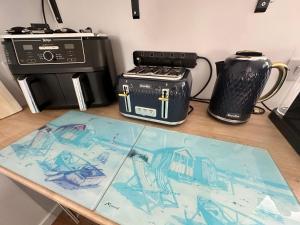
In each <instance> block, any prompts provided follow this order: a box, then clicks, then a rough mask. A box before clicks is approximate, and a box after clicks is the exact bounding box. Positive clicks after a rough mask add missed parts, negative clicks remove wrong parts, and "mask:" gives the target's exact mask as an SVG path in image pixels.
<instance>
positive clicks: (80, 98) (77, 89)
mask: <svg viewBox="0 0 300 225" xmlns="http://www.w3.org/2000/svg"><path fill="white" fill-rule="evenodd" d="M81 77H82V75H81V74H80V73H77V74H75V75H73V77H72V82H73V86H74V90H75V93H76V97H77V101H78V105H79V110H80V111H86V110H87V106H86V103H85V100H84V94H83V91H82V90H83V88H82V86H81V82H80V78H81Z"/></svg>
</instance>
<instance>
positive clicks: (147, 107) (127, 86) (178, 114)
mask: <svg viewBox="0 0 300 225" xmlns="http://www.w3.org/2000/svg"><path fill="white" fill-rule="evenodd" d="M150 70H151V72H149V71H150ZM157 70H161V72H159V73H156V72H155V71H157ZM137 71H139V72H137ZM167 71H169V72H167ZM163 72H164V73H163ZM191 88H192V76H191V72H190V70H189V69H185V68H172V67H147V66H139V67H136V68H135V69H133V70H131V71H129V72H127V73H125V74H123V75H122V76H120V77H119V82H118V95H119V106H120V112H121V114H123V115H124V116H128V117H132V118H137V119H143V120H148V121H153V122H158V123H163V124H168V125H177V124H181V123H183V122H184V121H185V119H186V117H187V114H188V110H189V98H190V94H191Z"/></svg>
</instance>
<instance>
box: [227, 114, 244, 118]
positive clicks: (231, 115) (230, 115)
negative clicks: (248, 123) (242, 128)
mask: <svg viewBox="0 0 300 225" xmlns="http://www.w3.org/2000/svg"><path fill="white" fill-rule="evenodd" d="M226 117H229V118H232V119H239V118H240V117H241V116H240V115H239V114H236V113H227V115H226Z"/></svg>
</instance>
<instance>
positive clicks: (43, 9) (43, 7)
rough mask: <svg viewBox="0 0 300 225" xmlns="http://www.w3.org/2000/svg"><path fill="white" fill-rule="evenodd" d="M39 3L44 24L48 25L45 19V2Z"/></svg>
mask: <svg viewBox="0 0 300 225" xmlns="http://www.w3.org/2000/svg"><path fill="white" fill-rule="evenodd" d="M41 1H42V12H43V18H44V22H45V24H48V23H47V19H46V14H45V2H44V0H41Z"/></svg>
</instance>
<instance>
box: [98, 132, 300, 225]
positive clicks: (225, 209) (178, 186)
mask: <svg viewBox="0 0 300 225" xmlns="http://www.w3.org/2000/svg"><path fill="white" fill-rule="evenodd" d="M96 212H97V213H99V214H101V215H103V216H105V217H108V218H110V219H112V220H114V221H116V222H118V223H120V224H124V225H125V224H130V225H134V224H138V225H139V224H163V225H171V224H172V225H175V224H185V225H194V224H195V225H196V224H197V225H201V224H203V225H204V224H209V225H222V224H224V225H234V224H243V225H250V224H251V225H261V224H266V225H269V224H272V225H273V224H300V207H299V203H298V201H297V200H296V198H295V197H294V195H293V193H292V192H291V191H290V189H289V187H288V185H287V183H286V182H285V180H284V179H283V177H282V176H281V174H280V172H279V171H278V168H277V167H276V165H275V164H274V162H273V161H272V159H271V157H270V156H269V154H268V153H267V152H266V151H264V150H262V149H256V148H254V147H250V146H245V145H239V144H234V143H229V142H222V141H217V140H214V139H208V138H202V137H198V136H191V135H187V134H183V133H178V132H171V131H166V130H162V129H157V128H149V127H146V128H145V129H144V130H143V132H142V134H141V136H140V137H139V139H138V141H137V143H136V144H135V146H134V148H133V150H132V151H131V152H130V153H129V155H128V157H127V159H126V160H125V162H124V164H123V166H122V167H121V169H120V171H119V173H118V174H117V176H116V177H115V179H114V181H113V183H112V184H111V186H110V187H109V188H108V190H107V192H106V193H105V195H104V197H103V198H102V200H101V201H100V204H99V205H98V207H97V208H96Z"/></svg>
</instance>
